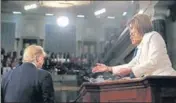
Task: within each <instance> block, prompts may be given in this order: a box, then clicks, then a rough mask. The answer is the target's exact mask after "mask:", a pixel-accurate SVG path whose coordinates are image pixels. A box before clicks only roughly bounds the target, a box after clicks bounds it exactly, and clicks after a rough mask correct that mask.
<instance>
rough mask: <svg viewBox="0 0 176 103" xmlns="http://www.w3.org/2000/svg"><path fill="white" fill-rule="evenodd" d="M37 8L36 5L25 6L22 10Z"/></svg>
mask: <svg viewBox="0 0 176 103" xmlns="http://www.w3.org/2000/svg"><path fill="white" fill-rule="evenodd" d="M35 8H37V4H31V5H25V6H24V10H30V9H35Z"/></svg>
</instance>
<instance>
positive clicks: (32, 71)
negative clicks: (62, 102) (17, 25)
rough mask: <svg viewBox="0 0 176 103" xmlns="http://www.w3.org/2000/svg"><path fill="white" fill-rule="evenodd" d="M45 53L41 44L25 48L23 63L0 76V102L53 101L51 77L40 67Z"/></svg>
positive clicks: (38, 102)
mask: <svg viewBox="0 0 176 103" xmlns="http://www.w3.org/2000/svg"><path fill="white" fill-rule="evenodd" d="M45 55H46V54H45V52H44V50H43V48H42V47H41V46H37V45H31V46H28V47H27V48H26V49H25V51H24V54H23V64H22V65H20V66H18V67H16V68H15V69H13V70H12V71H10V72H8V73H6V74H5V75H4V76H3V78H2V84H1V101H2V102H5V103H6V102H16V103H20V102H23V103H54V88H53V83H52V77H51V75H50V73H49V72H47V71H45V70H42V69H40V68H41V67H42V65H43V63H44V57H45Z"/></svg>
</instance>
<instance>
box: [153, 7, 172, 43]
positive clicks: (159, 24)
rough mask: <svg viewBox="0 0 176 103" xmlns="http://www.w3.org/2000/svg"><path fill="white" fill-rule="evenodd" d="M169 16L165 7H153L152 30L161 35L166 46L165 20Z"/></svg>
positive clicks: (168, 11)
mask: <svg viewBox="0 0 176 103" xmlns="http://www.w3.org/2000/svg"><path fill="white" fill-rule="evenodd" d="M169 15H170V10H169V9H167V8H166V7H155V12H154V16H153V17H152V23H153V29H154V30H155V31H157V32H159V33H160V34H161V36H162V37H163V39H164V40H165V42H166V45H167V38H166V37H167V36H166V23H165V22H166V18H167V17H168V16H169Z"/></svg>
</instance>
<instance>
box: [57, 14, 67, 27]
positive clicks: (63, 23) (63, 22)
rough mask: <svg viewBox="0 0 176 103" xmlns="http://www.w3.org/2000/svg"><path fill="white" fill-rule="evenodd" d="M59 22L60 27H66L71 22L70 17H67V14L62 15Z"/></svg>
mask: <svg viewBox="0 0 176 103" xmlns="http://www.w3.org/2000/svg"><path fill="white" fill-rule="evenodd" d="M57 24H58V25H59V26H60V27H66V26H67V25H68V24H69V19H68V17H66V16H60V17H59V18H58V19H57Z"/></svg>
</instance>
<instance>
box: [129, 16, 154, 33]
mask: <svg viewBox="0 0 176 103" xmlns="http://www.w3.org/2000/svg"><path fill="white" fill-rule="evenodd" d="M127 25H128V27H135V28H136V29H137V30H138V32H139V33H140V34H141V35H144V34H145V33H148V32H151V31H152V30H153V27H152V22H151V20H150V17H149V16H148V15H146V14H137V15H135V16H134V17H133V18H132V19H131V20H130V21H129V22H128V23H127Z"/></svg>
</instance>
